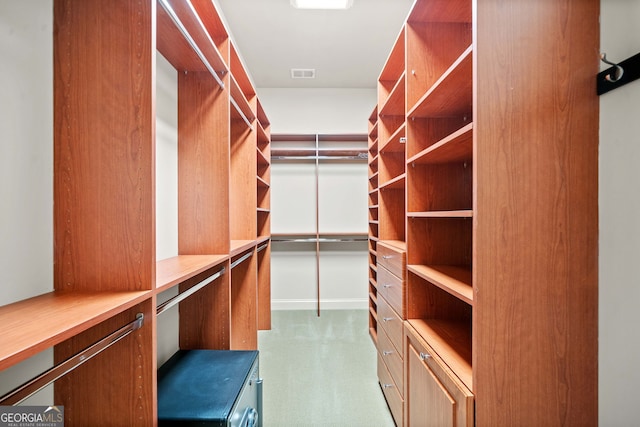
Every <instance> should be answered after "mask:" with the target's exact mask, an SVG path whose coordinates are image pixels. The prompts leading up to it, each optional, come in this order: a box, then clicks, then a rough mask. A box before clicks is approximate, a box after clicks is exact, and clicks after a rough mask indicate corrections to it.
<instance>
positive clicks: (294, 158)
mask: <svg viewBox="0 0 640 427" xmlns="http://www.w3.org/2000/svg"><path fill="white" fill-rule="evenodd" d="M271 160H359V161H366V160H367V158H366V157H362V156H274V155H272V156H271Z"/></svg>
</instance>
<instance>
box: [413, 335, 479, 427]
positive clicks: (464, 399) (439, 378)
mask: <svg viewBox="0 0 640 427" xmlns="http://www.w3.org/2000/svg"><path fill="white" fill-rule="evenodd" d="M407 325H408V324H407ZM405 331H406V332H405V334H406V337H407V343H406V344H407V355H406V357H407V361H406V362H407V363H406V369H407V381H408V383H407V390H406V393H407V395H406V396H405V402H406V403H405V410H406V413H405V416H406V417H407V424H408V425H409V426H422V425H425V424H424V420H425V419H428V420H429V421H430V423H431V424H429V425H437V426H443V427H444V426H451V427H472V426H473V425H474V396H473V394H472V393H471V391H470V390H469V389H468V388H467V387H466V386H465V385H464V384H463V383H462V382H461V381H460V379H459V378H458V377H457V376H456V375H455V374H454V373H453V372H451V370H450V369H449V368H448V367H447V365H446V364H445V363H444V361H443V360H442V359H441V358H440V357H439V356H438V354H437V353H435V352H434V351H433V349H432V348H431V346H429V345H428V343H426V342H425V341H424V340H423V339H422V338H421V337H420V336H419V335H418V334H417V332H415V330H414V329H413V328H412V327H411V326H407V327H406V328H405Z"/></svg>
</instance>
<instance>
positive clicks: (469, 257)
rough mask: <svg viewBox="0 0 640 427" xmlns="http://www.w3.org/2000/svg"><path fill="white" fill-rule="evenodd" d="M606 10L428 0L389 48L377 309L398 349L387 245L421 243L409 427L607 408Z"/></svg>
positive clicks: (578, 2)
mask: <svg viewBox="0 0 640 427" xmlns="http://www.w3.org/2000/svg"><path fill="white" fill-rule="evenodd" d="M598 16H599V2H597V1H594V0H586V1H582V0H570V1H568V2H565V3H563V4H559V3H557V2H540V1H533V0H531V1H526V0H525V1H520V2H513V3H509V4H508V5H507V4H506V3H504V2H492V1H489V2H485V1H477V0H473V1H472V0H454V1H449V0H430V1H427V0H418V1H417V2H416V3H415V4H414V6H413V9H412V11H411V12H410V14H409V16H408V18H407V21H406V23H405V25H404V26H403V28H402V30H401V32H400V35H399V38H398V40H397V42H396V44H395V45H394V47H393V49H392V51H391V53H390V54H389V57H388V60H387V62H386V64H385V66H384V68H383V70H382V72H381V74H380V78H379V81H378V105H377V107H376V108H377V110H374V113H373V114H372V116H371V118H370V119H369V122H370V130H371V134H370V186H371V187H370V193H369V194H370V197H373V196H375V197H377V198H378V201H377V203H376V202H375V201H372V202H371V203H370V204H371V206H372V207H376V209H377V210H378V223H372V224H371V226H370V241H371V247H370V251H371V252H370V253H371V255H370V257H371V259H372V267H371V273H370V281H371V283H372V286H373V288H374V291H372V297H371V298H370V301H371V304H370V306H371V307H370V311H371V313H372V319H373V320H372V322H371V323H370V325H371V327H372V328H373V327H377V342H378V351H379V355H382V354H383V353H384V351H385V350H384V348H383V346H384V345H386V344H385V343H383V340H382V339H381V338H380V337H381V330H382V331H385V330H387V329H388V328H386V327H384V325H383V327H382V328H381V324H382V322H381V314H380V313H381V308H382V309H384V307H385V304H384V303H386V302H388V301H387V300H386V299H381V295H382V292H383V291H382V289H383V287H384V286H385V285H386V284H387V283H386V282H385V283H384V284H383V283H382V274H381V256H380V254H381V251H380V248H381V247H385V246H386V247H393V248H396V249H397V250H400V251H401V250H405V251H406V272H405V274H406V298H405V299H404V303H405V306H403V307H401V309H400V308H396V310H395V314H396V315H398V316H400V317H402V315H403V313H405V317H404V325H403V331H402V349H398V350H401V351H402V352H403V375H404V377H403V381H401V383H402V387H403V391H402V393H401V394H402V397H403V399H404V406H403V411H402V413H400V411H399V410H398V409H395V410H394V407H397V404H396V403H395V402H394V401H393V399H389V396H388V395H387V394H388V393H386V392H385V395H387V400H388V402H389V405H390V407H391V409H392V412H393V413H394V417H395V419H396V422H397V424H398V425H405V426H423V425H438V426H443V425H452V426H469V425H474V424H475V425H478V426H496V425H518V426H526V425H581V426H582V425H594V424H596V423H597V418H598V417H597V406H598V405H597V389H598V387H597V353H598V346H597V292H598V291H597V221H598V220H597V212H598V210H597V186H598V182H597V177H598V173H597V168H598V127H597V123H598V101H597V97H596V93H595V89H594V84H595V75H596V74H597V71H598V55H597V52H598V34H599V31H598V28H599V24H598ZM376 111H377V113H376ZM376 126H377V141H376V138H375V132H374V130H375V129H376ZM376 150H377V151H376ZM370 200H371V198H370ZM376 205H377V206H376ZM373 260H376V262H377V267H376V268H373V265H374V262H373ZM385 280H386V279H385ZM381 300H382V302H383V304H381ZM373 335H374V336H376V334H373ZM379 359H382V360H383V361H384V358H383V357H379ZM383 367H385V368H389V364H388V363H386V364H384V365H383ZM388 371H391V370H390V369H388ZM379 372H380V369H379ZM388 380H389V378H388V377H386V376H385V375H381V377H380V383H381V386H382V387H383V388H385V389H386V388H387V387H386V384H389V383H388ZM393 384H395V386H399V381H396V382H395V383H393ZM396 414H400V415H396Z"/></svg>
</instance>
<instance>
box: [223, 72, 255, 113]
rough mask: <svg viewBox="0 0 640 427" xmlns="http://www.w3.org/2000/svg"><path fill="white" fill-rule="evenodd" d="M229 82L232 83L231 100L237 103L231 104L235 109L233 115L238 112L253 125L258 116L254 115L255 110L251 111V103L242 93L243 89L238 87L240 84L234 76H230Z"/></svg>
mask: <svg viewBox="0 0 640 427" xmlns="http://www.w3.org/2000/svg"><path fill="white" fill-rule="evenodd" d="M229 81H230V82H231V83H230V86H231V99H232V100H233V101H235V103H234V102H232V103H231V105H232V107H233V108H232V109H231V111H232V113H233V111H234V110H236V112H237V113H238V114H239V115H240V116H241V117H242V116H244V117H245V118H246V119H247V121H248V122H249V123H251V124H252V123H253V122H254V121H255V119H256V116H255V114H254V113H253V110H252V109H251V105H250V104H249V101H248V100H247V98H246V97H245V95H244V93H243V92H242V89H241V88H240V86H239V85H238V82H237V81H236V79H235V78H234V76H233V75H231V76H230V78H229ZM232 117H233V114H232Z"/></svg>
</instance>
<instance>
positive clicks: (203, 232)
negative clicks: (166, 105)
mask: <svg viewBox="0 0 640 427" xmlns="http://www.w3.org/2000/svg"><path fill="white" fill-rule="evenodd" d="M229 118H230V115H229V93H228V91H227V90H221V89H220V88H219V86H218V85H217V83H216V82H215V80H214V79H213V77H211V75H210V74H208V73H207V72H197V73H196V72H189V73H180V74H179V75H178V231H179V233H178V234H179V236H178V251H179V253H180V254H182V255H194V254H226V253H229V209H228V207H229ZM254 179H255V176H254Z"/></svg>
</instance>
